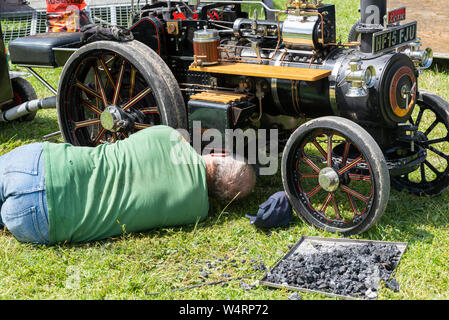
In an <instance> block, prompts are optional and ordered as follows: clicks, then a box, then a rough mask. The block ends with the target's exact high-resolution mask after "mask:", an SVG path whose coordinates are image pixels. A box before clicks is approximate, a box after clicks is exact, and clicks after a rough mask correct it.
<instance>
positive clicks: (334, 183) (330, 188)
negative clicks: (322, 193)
mask: <svg viewBox="0 0 449 320" xmlns="http://www.w3.org/2000/svg"><path fill="white" fill-rule="evenodd" d="M318 182H319V184H320V186H321V188H323V189H324V190H326V191H327V192H334V191H336V190H337V189H338V186H339V184H340V179H339V177H338V173H337V172H336V171H335V170H334V169H332V168H330V167H327V168H324V169H322V170H321V171H320V173H319V175H318Z"/></svg>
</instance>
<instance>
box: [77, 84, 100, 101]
mask: <svg viewBox="0 0 449 320" xmlns="http://www.w3.org/2000/svg"><path fill="white" fill-rule="evenodd" d="M75 86H77V87H78V88H80V89H81V90H83V91H84V92H86V93H88V94H90V95H92V96H94V97H96V98H98V99H101V94H99V93H98V92H97V91H95V90H92V89H91V88H89V87H88V86H86V85H84V84H83V83H81V82H77V83H75Z"/></svg>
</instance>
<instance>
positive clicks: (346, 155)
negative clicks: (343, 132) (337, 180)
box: [341, 141, 351, 165]
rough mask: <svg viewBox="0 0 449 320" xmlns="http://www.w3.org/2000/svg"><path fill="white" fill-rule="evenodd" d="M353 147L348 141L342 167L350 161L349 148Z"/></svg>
mask: <svg viewBox="0 0 449 320" xmlns="http://www.w3.org/2000/svg"><path fill="white" fill-rule="evenodd" d="M350 147H351V143H350V142H348V141H346V142H345V149H344V151H343V161H342V163H341V164H342V165H346V161H348V154H349V148H350Z"/></svg>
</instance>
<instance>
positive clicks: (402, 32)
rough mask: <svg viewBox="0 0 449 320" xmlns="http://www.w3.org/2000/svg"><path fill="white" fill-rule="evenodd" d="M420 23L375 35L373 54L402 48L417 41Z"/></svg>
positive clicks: (405, 25)
mask: <svg viewBox="0 0 449 320" xmlns="http://www.w3.org/2000/svg"><path fill="white" fill-rule="evenodd" d="M417 29H418V23H417V22H416V21H414V22H410V23H407V24H404V25H402V26H400V27H393V28H389V29H387V30H385V31H380V32H377V33H375V34H374V35H373V54H376V53H381V52H384V51H388V50H391V49H394V48H397V47H401V46H403V45H405V44H407V43H410V42H413V41H415V40H416V35H417Z"/></svg>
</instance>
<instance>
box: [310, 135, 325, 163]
mask: <svg viewBox="0 0 449 320" xmlns="http://www.w3.org/2000/svg"><path fill="white" fill-rule="evenodd" d="M312 143H313V145H314V146H315V147H316V148H317V150H318V151H319V152H320V153H321V155H322V156H323V157H324V159H327V153H326V151H324V149H323V148H322V147H321V146H320V144H319V143H318V141H316V139H313V141H312Z"/></svg>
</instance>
